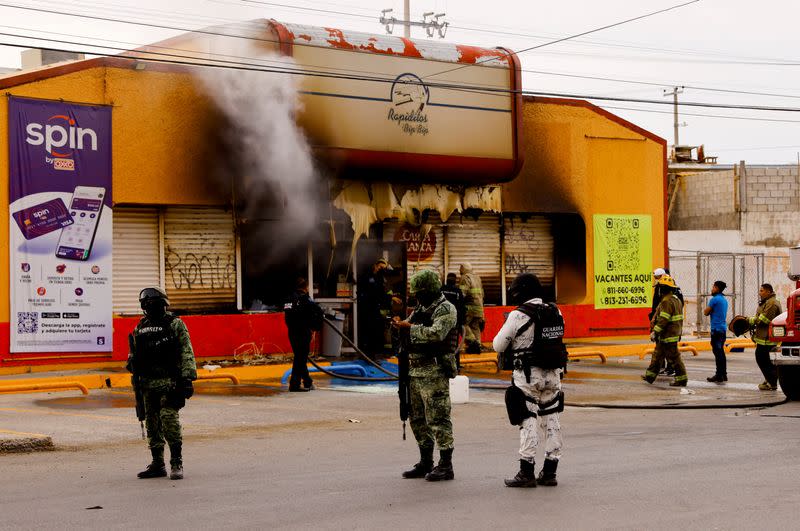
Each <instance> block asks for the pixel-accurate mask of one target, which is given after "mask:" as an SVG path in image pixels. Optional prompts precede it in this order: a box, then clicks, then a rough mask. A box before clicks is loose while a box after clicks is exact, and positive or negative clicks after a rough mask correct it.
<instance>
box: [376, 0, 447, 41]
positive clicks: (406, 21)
mask: <svg viewBox="0 0 800 531" xmlns="http://www.w3.org/2000/svg"><path fill="white" fill-rule="evenodd" d="M392 11H393V9H383V10H381V16H380V18H379V19H378V22H380V23H381V24H383V25H384V26H385V27H386V33H388V34H390V35H391V34H392V31H394V25H395V24H402V25H403V36H404V37H405V38H406V39H410V38H411V26H419V27H421V28H422V29H424V30H425V33H426V34H427V35H428V37H433V34H434V33H438V34H439V38H440V39H444V35H445V33H447V26H449V25H450V23H449V22H445V21H444V20H443V19H444V16H445V14H444V13H437V14H434V12H433V11H430V12H428V13H423V14H422V21H421V22H416V21H413V20H411V0H403V20H398V19H396V18H395V17H394V16H392V14H391V13H392Z"/></svg>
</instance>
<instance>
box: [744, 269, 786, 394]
mask: <svg viewBox="0 0 800 531" xmlns="http://www.w3.org/2000/svg"><path fill="white" fill-rule="evenodd" d="M781 312H783V310H782V309H781V303H780V302H778V299H777V298H776V297H775V290H774V289H773V288H772V284H761V287H760V288H759V289H758V308H756V314H755V315H754V316H753V317H751V318H750V326H751V327H753V332H752V337H753V343H755V344H756V363H758V368H759V369H761V373H762V374H763V375H764V381H763V382H762V383H760V384H758V388H759V389H760V390H762V391H774V390H776V389H777V388H778V373H777V371H776V370H775V365H773V364H772V360H771V359H770V355H769V353H770V352H771V351H772V349H773V348H775V345H777V343H775V342H773V341H770V340H769V323H770V322H772V320H773V319H775V318H776V317H777V316H778V315H780V314H781Z"/></svg>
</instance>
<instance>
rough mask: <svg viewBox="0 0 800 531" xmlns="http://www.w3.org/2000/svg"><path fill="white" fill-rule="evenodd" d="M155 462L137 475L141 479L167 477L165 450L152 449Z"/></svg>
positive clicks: (151, 452)
mask: <svg viewBox="0 0 800 531" xmlns="http://www.w3.org/2000/svg"><path fill="white" fill-rule="evenodd" d="M150 454H151V455H152V456H153V462H152V463H150V464H149V465H147V468H145V469H144V470H142V471H141V472H139V473H138V474H136V477H138V478H141V479H149V478H163V477H166V475H167V468H166V467H165V466H164V448H150Z"/></svg>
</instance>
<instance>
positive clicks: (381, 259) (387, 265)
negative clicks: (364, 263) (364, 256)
mask: <svg viewBox="0 0 800 531" xmlns="http://www.w3.org/2000/svg"><path fill="white" fill-rule="evenodd" d="M375 263H376V264H386V269H388V270H389V271H392V270H394V268H393V267H392V264H390V263H389V260H387V259H386V258H378V259H377V260H375Z"/></svg>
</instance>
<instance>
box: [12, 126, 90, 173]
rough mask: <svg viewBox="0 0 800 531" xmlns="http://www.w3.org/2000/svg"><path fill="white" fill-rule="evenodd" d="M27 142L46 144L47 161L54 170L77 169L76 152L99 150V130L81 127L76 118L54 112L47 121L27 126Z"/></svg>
mask: <svg viewBox="0 0 800 531" xmlns="http://www.w3.org/2000/svg"><path fill="white" fill-rule="evenodd" d="M25 132H26V133H27V137H26V138H25V142H26V143H28V144H30V145H31V146H44V149H45V151H46V152H47V155H46V156H45V162H47V164H52V166H53V169H54V170H66V171H74V170H75V152H76V151H81V150H84V149H90V150H92V151H97V132H96V131H95V130H94V129H90V128H84V127H79V126H78V125H77V123H76V121H75V119H74V118H72V117H70V116H67V115H64V114H54V115H53V116H51V117H50V118H48V119H47V123H44V124H40V123H35V122H34V123H29V124H28V125H27V126H26V127H25Z"/></svg>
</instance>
